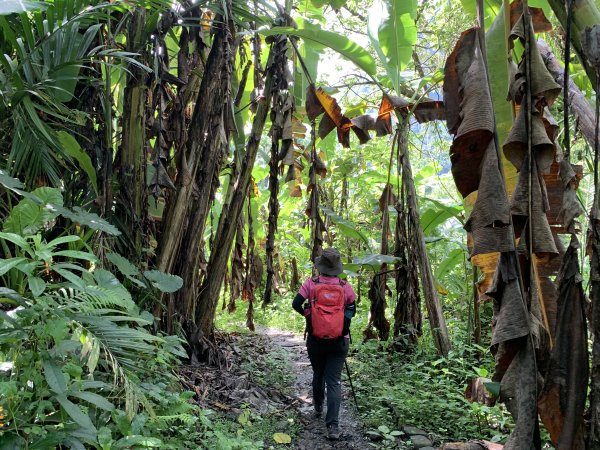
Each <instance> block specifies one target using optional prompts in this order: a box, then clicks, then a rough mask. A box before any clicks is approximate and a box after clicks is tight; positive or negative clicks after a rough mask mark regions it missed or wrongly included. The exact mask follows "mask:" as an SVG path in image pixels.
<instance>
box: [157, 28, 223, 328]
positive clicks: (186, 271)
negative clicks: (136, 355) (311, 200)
mask: <svg viewBox="0 0 600 450" xmlns="http://www.w3.org/2000/svg"><path fill="white" fill-rule="evenodd" d="M214 24H215V25H214V26H215V33H214V39H213V45H212V47H211V50H210V53H209V55H208V58H207V61H206V66H205V70H204V74H203V77H202V81H201V84H200V89H199V90H198V96H197V101H196V107H195V109H194V113H193V115H192V121H191V123H190V126H189V136H188V140H187V146H186V149H185V151H184V152H181V154H180V155H178V161H177V168H178V173H179V175H178V179H177V192H176V193H175V195H174V199H173V202H172V203H171V204H170V205H169V208H168V209H167V212H166V218H165V223H164V228H163V232H162V239H161V243H160V248H159V254H158V259H157V266H158V269H159V270H161V271H163V272H168V273H173V274H177V275H180V276H181V277H182V278H183V288H182V289H180V290H179V291H178V292H177V293H176V294H175V296H174V297H172V298H170V299H169V300H168V303H169V305H168V308H167V309H168V310H169V311H174V312H176V314H177V316H178V318H179V320H181V321H185V320H189V319H190V317H193V314H192V312H193V305H194V301H195V293H196V292H197V284H198V273H199V259H200V255H201V253H202V248H203V245H204V239H203V237H204V229H205V224H206V219H207V217H208V214H209V212H210V205H211V203H212V200H213V198H214V195H215V192H216V189H217V187H218V176H219V171H220V169H221V167H222V164H223V161H224V158H225V154H226V150H227V144H228V139H229V138H228V135H229V130H230V128H231V126H230V123H229V122H228V120H227V119H228V118H230V109H229V108H230V106H231V105H230V101H229V99H230V94H231V92H230V82H231V73H232V65H233V54H234V52H233V51H232V48H231V36H232V35H233V34H234V31H235V30H234V29H233V25H232V23H231V22H229V23H228V22H226V21H224V20H223V17H218V18H217V20H215V22H214ZM224 99H225V100H224ZM182 242H185V248H184V247H183V246H182ZM166 320H167V322H168V323H170V322H171V321H172V320H173V317H167V318H166ZM168 323H167V324H166V325H167V326H166V328H167V331H168V330H169V328H170V326H169V324H168Z"/></svg>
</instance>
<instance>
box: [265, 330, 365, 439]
mask: <svg viewBox="0 0 600 450" xmlns="http://www.w3.org/2000/svg"><path fill="white" fill-rule="evenodd" d="M261 334H264V335H266V336H269V338H270V339H271V340H272V342H273V344H274V345H275V346H278V347H280V348H281V349H283V350H285V351H286V352H287V354H288V358H289V363H290V366H291V368H292V370H293V372H294V374H295V375H296V381H295V383H294V395H295V396H296V397H297V398H298V399H299V400H300V402H299V403H300V406H299V412H300V415H301V420H302V422H303V425H304V432H303V433H302V434H301V435H300V437H299V438H297V439H296V441H295V446H294V448H296V449H298V450H329V449H361V450H363V449H367V448H370V446H369V443H368V441H367V440H366V439H365V437H364V436H363V434H362V433H361V426H360V421H359V420H358V416H357V413H356V410H355V407H354V404H353V403H352V394H351V392H350V386H348V385H347V382H344V381H343V382H342V395H343V401H342V408H341V410H340V432H341V437H340V440H339V441H329V440H328V439H327V429H326V427H325V421H324V419H323V418H320V419H317V418H315V417H314V413H313V405H312V389H311V380H312V369H311V367H310V362H309V360H308V354H307V353H306V345H305V343H304V341H303V340H302V337H301V336H297V335H295V334H293V333H290V332H286V331H281V330H274V329H264V330H261Z"/></svg>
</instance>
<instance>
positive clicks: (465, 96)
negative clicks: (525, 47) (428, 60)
mask: <svg viewBox="0 0 600 450" xmlns="http://www.w3.org/2000/svg"><path fill="white" fill-rule="evenodd" d="M477 33H478V29H477V28H471V29H469V30H467V31H465V32H463V34H462V35H461V37H460V39H459V41H458V42H457V43H456V45H455V47H454V50H453V51H452V53H451V55H450V56H449V57H448V59H447V61H446V67H445V76H444V101H445V114H446V121H447V124H448V129H449V131H450V133H452V134H454V135H455V137H454V140H453V141H452V146H451V147H450V161H451V162H452V175H453V177H454V181H455V183H456V187H457V189H458V191H459V192H460V193H461V195H462V196H463V197H466V196H467V195H469V194H470V193H471V192H473V191H476V190H477V188H478V186H479V180H480V171H479V168H480V166H481V162H482V160H483V157H484V154H485V151H486V149H487V148H488V146H489V144H490V142H491V141H492V138H493V131H494V115H493V109H492V100H491V97H490V93H489V88H488V84H487V78H486V76H485V64H484V61H483V56H482V54H481V50H480V48H479V39H477Z"/></svg>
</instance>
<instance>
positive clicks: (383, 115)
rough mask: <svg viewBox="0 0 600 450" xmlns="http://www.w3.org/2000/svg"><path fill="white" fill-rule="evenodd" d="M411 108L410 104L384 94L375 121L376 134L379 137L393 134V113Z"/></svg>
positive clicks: (399, 98)
mask: <svg viewBox="0 0 600 450" xmlns="http://www.w3.org/2000/svg"><path fill="white" fill-rule="evenodd" d="M408 106H410V103H409V102H408V101H407V100H405V99H403V98H401V97H397V96H395V95H391V94H383V96H382V97H381V103H380V104H379V111H378V112H377V119H376V120H375V128H374V130H375V132H376V134H377V136H386V135H388V134H391V133H392V113H393V112H394V111H395V110H396V109H397V108H398V109H403V108H407V107H408Z"/></svg>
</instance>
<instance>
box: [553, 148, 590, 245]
mask: <svg viewBox="0 0 600 450" xmlns="http://www.w3.org/2000/svg"><path fill="white" fill-rule="evenodd" d="M559 164H560V178H561V181H562V185H563V196H562V206H561V210H560V213H559V214H558V219H559V220H561V221H562V224H563V226H564V227H565V229H566V230H567V231H568V232H569V233H573V234H574V233H576V232H577V223H576V221H575V219H576V218H577V217H578V216H580V215H581V214H583V212H584V211H583V207H582V206H581V202H580V201H579V198H577V187H578V186H579V178H578V177H577V174H576V173H575V170H573V166H572V165H571V164H570V163H569V161H568V160H566V159H563V160H562V161H561V162H560V163H559Z"/></svg>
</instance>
